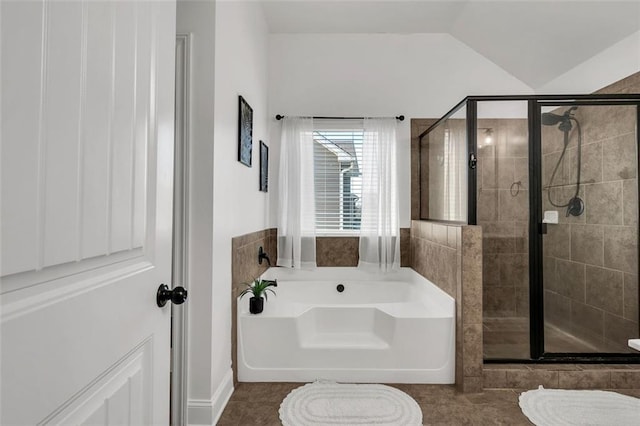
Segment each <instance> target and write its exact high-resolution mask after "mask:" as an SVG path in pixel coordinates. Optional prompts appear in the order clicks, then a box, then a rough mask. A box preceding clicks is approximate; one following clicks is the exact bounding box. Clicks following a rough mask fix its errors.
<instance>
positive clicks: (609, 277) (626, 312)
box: [542, 73, 640, 352]
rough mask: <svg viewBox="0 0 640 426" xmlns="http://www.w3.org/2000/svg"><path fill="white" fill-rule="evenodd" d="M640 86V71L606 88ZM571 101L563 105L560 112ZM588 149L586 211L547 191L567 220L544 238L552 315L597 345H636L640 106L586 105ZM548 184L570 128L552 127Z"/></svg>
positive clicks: (566, 190)
mask: <svg viewBox="0 0 640 426" xmlns="http://www.w3.org/2000/svg"><path fill="white" fill-rule="evenodd" d="M633 92H635V93H637V92H640V73H636V74H634V75H632V76H630V77H628V78H626V79H624V80H621V81H620V82H618V83H616V84H614V85H611V86H609V87H607V88H605V89H603V90H602V91H600V93H633ZM565 109H566V108H559V109H558V113H562V112H564V110H565ZM575 117H576V118H577V119H578V120H579V121H580V123H581V124H582V131H583V144H582V146H583V149H582V167H581V181H582V182H583V185H581V188H580V193H579V196H580V197H581V198H582V199H583V200H584V201H585V213H584V214H583V215H581V216H578V217H573V216H570V217H566V216H565V211H566V209H563V208H558V207H553V206H551V204H550V203H549V201H548V194H547V190H545V191H544V192H543V208H544V210H558V211H559V216H560V224H559V225H549V227H548V234H547V235H546V236H545V237H544V259H543V261H544V282H545V293H544V297H545V306H546V310H545V319H546V321H547V322H548V323H550V324H552V325H554V326H556V327H558V328H559V329H561V330H564V331H567V332H570V333H571V334H573V335H575V336H577V337H579V338H581V339H583V340H585V341H587V342H588V343H590V344H592V345H593V346H594V347H595V348H596V349H597V350H598V351H602V352H617V351H630V349H629V348H628V347H627V344H626V341H627V339H628V338H634V337H638V333H639V324H638V305H639V301H638V275H637V272H638V229H637V227H638V192H637V170H636V162H637V152H636V150H637V147H636V141H637V135H636V109H635V107H632V106H601V107H597V106H580V107H579V108H578V109H577V110H576V111H575ZM542 137H543V139H542V150H543V186H544V187H546V186H547V185H548V183H549V180H550V176H551V173H552V171H553V168H554V166H555V165H556V163H557V162H558V159H559V158H560V153H561V151H562V147H563V144H564V143H563V132H561V131H560V130H558V129H557V127H556V126H554V127H551V126H544V127H543V133H542ZM577 137H578V135H577V132H576V131H573V132H572V134H571V142H570V144H569V148H568V149H567V153H566V154H565V158H564V160H563V161H562V163H561V165H560V167H559V168H558V172H557V174H556V178H555V179H554V182H553V185H554V186H555V185H564V186H561V187H557V188H551V197H552V199H553V200H554V202H556V204H561V203H562V202H565V201H566V200H568V199H569V198H571V197H572V196H573V195H574V191H575V182H576V180H577Z"/></svg>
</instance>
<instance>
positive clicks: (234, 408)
mask: <svg viewBox="0 0 640 426" xmlns="http://www.w3.org/2000/svg"><path fill="white" fill-rule="evenodd" d="M302 385H303V384H302V383H240V384H239V385H238V386H237V387H236V389H235V391H234V393H233V395H232V396H231V399H230V401H229V403H228V404H227V407H226V408H225V410H224V413H223V414H222V416H221V418H220V421H219V422H218V426H232V425H233V426H253V425H262V426H279V425H280V424H281V423H280V420H279V416H278V408H279V407H280V403H281V402H282V400H283V399H284V398H285V396H287V394H288V393H289V392H290V391H291V390H293V389H295V388H296V387H298V386H302ZM390 386H394V387H396V388H398V389H401V390H403V391H404V392H406V393H408V394H409V395H411V396H412V397H413V398H414V399H415V400H416V401H417V402H418V404H420V408H422V418H423V424H424V425H425V426H426V425H447V426H448V425H454V426H457V425H473V426H482V425H510V426H511V425H513V426H516V425H531V424H532V423H530V422H529V421H528V420H527V418H526V417H525V416H524V415H523V414H522V412H521V411H520V407H519V406H518V395H519V394H520V392H521V391H518V390H511V389H495V390H486V391H485V392H484V393H482V394H466V395H464V394H461V393H458V392H456V390H455V388H454V386H453V385H404V384H399V385H390Z"/></svg>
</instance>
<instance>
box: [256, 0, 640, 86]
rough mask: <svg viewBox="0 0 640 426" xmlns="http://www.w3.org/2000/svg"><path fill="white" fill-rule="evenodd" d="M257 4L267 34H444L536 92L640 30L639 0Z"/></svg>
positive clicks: (274, 0) (268, 0) (275, 0)
mask: <svg viewBox="0 0 640 426" xmlns="http://www.w3.org/2000/svg"><path fill="white" fill-rule="evenodd" d="M263 3H264V4H263V5H264V11H265V16H266V19H267V24H268V26H269V29H270V32H271V33H315V34H318V33H320V34H342V33H350V34H353V33H394V34H416V33H449V34H451V35H452V36H453V37H455V38H457V39H458V40H460V41H461V42H463V43H465V44H467V45H468V46H469V47H471V48H472V49H474V50H476V51H477V52H479V53H480V54H482V55H483V56H485V57H486V58H487V59H489V60H491V61H493V62H494V63H496V64H497V65H499V66H500V67H502V68H503V69H505V70H506V71H507V72H509V73H510V74H512V75H513V76H515V77H516V78H518V79H520V80H521V81H523V82H524V83H526V84H527V85H529V86H530V87H532V88H534V89H535V88H538V87H540V86H541V85H543V84H545V83H547V82H549V81H551V80H553V79H554V78H556V77H558V76H560V75H562V74H563V73H565V72H567V71H569V70H570V69H572V68H573V67H575V66H576V65H578V64H580V63H582V62H584V61H585V60H587V59H589V58H591V57H593V56H594V55H596V54H598V53H600V52H601V51H603V50H605V49H606V48H608V47H610V46H612V45H614V44H615V43H617V42H618V41H620V40H622V39H624V38H625V37H628V36H630V35H631V34H633V33H635V32H637V31H640V0H626V1H606V0H604V1H591V0H537V1H523V0H502V1H488V0H466V1H451V0H413V1H406V0H387V1H375V0H374V1H371V0H348V1H331V0H324V1H317V0H316V1H314V0H284V1H283V0H263ZM425 54H428V52H425ZM638 55H639V56H640V51H639V52H638Z"/></svg>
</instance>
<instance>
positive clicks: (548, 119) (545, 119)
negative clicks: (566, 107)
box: [542, 112, 567, 126]
mask: <svg viewBox="0 0 640 426" xmlns="http://www.w3.org/2000/svg"><path fill="white" fill-rule="evenodd" d="M566 119H567V118H566V117H565V116H564V115H558V114H554V113H552V112H543V113H542V124H543V125H545V126H555V125H556V124H558V123H561V122H563V121H564V120H566Z"/></svg>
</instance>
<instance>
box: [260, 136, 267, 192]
mask: <svg viewBox="0 0 640 426" xmlns="http://www.w3.org/2000/svg"><path fill="white" fill-rule="evenodd" d="M260 191H262V192H269V147H268V146H267V144H265V143H264V142H262V141H260Z"/></svg>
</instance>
